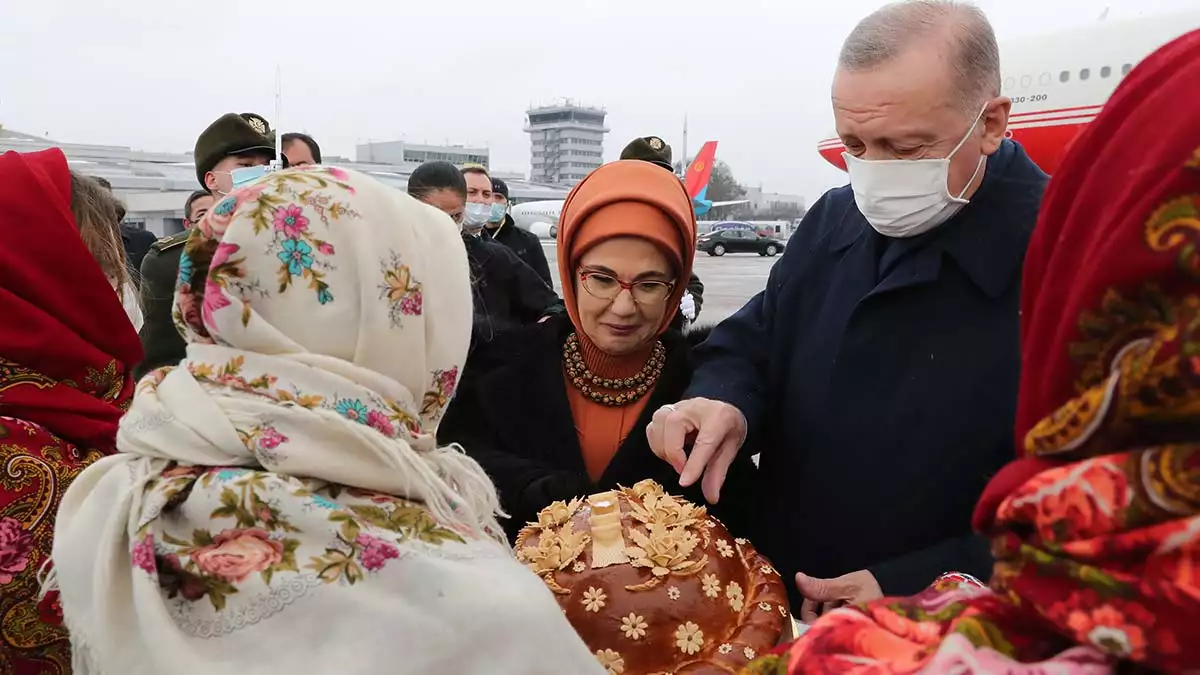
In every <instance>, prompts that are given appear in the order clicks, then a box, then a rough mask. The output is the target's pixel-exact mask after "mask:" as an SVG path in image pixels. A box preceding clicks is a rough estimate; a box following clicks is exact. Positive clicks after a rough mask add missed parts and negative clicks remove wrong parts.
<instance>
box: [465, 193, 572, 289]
mask: <svg viewBox="0 0 1200 675" xmlns="http://www.w3.org/2000/svg"><path fill="white" fill-rule="evenodd" d="M479 236H480V237H483V238H485V239H487V240H488V241H494V242H496V243H497V244H503V245H504V246H507V247H508V248H509V249H510V250H511V251H512V252H513V253H515V254H517V257H518V258H520V259H521V260H522V261H523V262H524V263H525V264H526V265H529V266H530V267H531V268H533V271H534V272H537V275H538V276H539V277H541V278H542V281H544V282H546V285H547V286H549V287H551V288H554V279H553V278H551V277H550V264H549V263H547V262H546V252H545V251H543V250H542V240H541V239H539V238H538V236H537V235H536V234H534V233H532V232H530V231H528V230H522V229H521V228H519V227H517V223H516V221H514V220H513V217H512V216H511V215H509V214H508V183H505V182H504V181H502V180H500V179H499V178H493V179H492V218H491V220H489V221H488V224H487V225H485V226H484V228H483V231H482V232H480V233H479Z"/></svg>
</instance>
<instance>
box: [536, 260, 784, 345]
mask: <svg viewBox="0 0 1200 675" xmlns="http://www.w3.org/2000/svg"><path fill="white" fill-rule="evenodd" d="M542 248H543V249H544V250H545V252H546V260H547V261H549V263H550V273H551V275H553V276H554V277H555V280H554V290H555V291H558V292H559V293H560V294H561V292H562V289H561V287H560V285H559V282H558V278H557V274H558V256H557V255H556V251H555V248H554V242H553V241H550V240H545V241H543V242H542ZM778 261H779V257H778V256H776V257H774V258H766V257H762V256H759V255H758V254H756V253H726V254H725V255H724V256H721V257H719V258H718V257H715V256H710V255H708V254H707V253H698V254H697V255H696V264H695V272H696V276H698V277H700V281H702V282H704V306H703V307H701V309H700V316H699V318H698V319H697V320H696V324H697V325H713V324H716V323H718V322H720V321H721V320H723V319H725V318H726V317H728V316H729V315H730V314H733V313H734V312H736V311H738V310H739V309H741V308H742V305H744V304H746V301H747V300H749V299H750V298H752V297H754V296H755V295H757V294H758V293H759V291H761V290H762V289H763V288H764V287H766V285H767V277H768V276H769V275H770V274H771V266H772V265H774V264H775V263H776V262H778Z"/></svg>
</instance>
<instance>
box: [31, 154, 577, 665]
mask: <svg viewBox="0 0 1200 675" xmlns="http://www.w3.org/2000/svg"><path fill="white" fill-rule="evenodd" d="M179 275H180V278H179V286H178V289H177V293H176V301H175V304H176V321H177V323H178V324H179V326H180V328H181V330H182V331H183V332H184V333H185V334H186V338H187V340H188V342H189V345H188V355H187V358H186V359H185V360H184V361H183V362H182V363H181V364H180V365H179V366H178V367H177V368H174V369H163V370H159V371H156V372H154V373H152V374H150V375H148V376H147V377H146V378H145V379H143V380H142V382H141V383H140V385H139V388H138V392H137V395H136V397H135V399H134V402H133V406H132V408H131V409H130V412H129V414H128V415H127V416H126V417H125V419H124V420H122V423H121V429H120V432H119V434H118V437H117V443H118V449H119V454H118V455H116V456H114V457H109V458H106V459H105V460H102V461H100V462H98V463H97V464H95V465H93V466H92V467H91V468H90V469H89V470H87V471H85V472H84V473H83V474H82V475H81V476H80V477H79V479H78V480H77V481H76V483H75V485H74V486H73V487H72V489H71V490H70V491H69V492H68V493H67V495H66V496H65V498H64V500H63V506H62V508H61V510H60V513H59V529H58V532H57V533H56V535H55V540H54V560H55V564H56V572H57V583H58V585H59V587H60V588H61V591H62V605H63V611H64V614H65V618H66V623H67V625H68V627H69V628H70V631H71V641H72V645H73V647H74V650H75V651H74V657H75V667H76V671H77V673H88V674H97V673H103V674H104V675H136V674H138V673H155V674H159V673H167V672H170V673H175V674H178V675H186V674H190V673H195V674H197V675H199V674H201V673H204V674H211V673H218V672H219V673H234V672H243V673H288V674H291V673H346V674H353V673H372V674H374V673H379V672H388V673H429V672H446V673H522V674H528V673H560V672H564V671H568V672H580V673H589V672H596V669H597V668H598V666H597V663H596V661H595V659H594V658H593V657H592V656H591V654H590V653H589V652H588V651H587V648H586V647H585V646H584V644H583V643H582V642H581V641H580V640H579V638H578V637H577V636H576V635H575V634H574V631H572V629H571V627H570V625H569V624H567V622H566V620H565V619H564V618H563V616H562V612H561V611H560V610H559V609H558V606H557V604H556V603H555V602H554V600H553V598H552V596H551V595H550V593H549V591H547V590H546V589H545V587H544V586H543V584H542V583H541V581H540V580H539V579H538V578H537V577H535V576H533V575H532V574H530V573H529V572H528V571H527V570H525V569H524V568H523V567H522V566H521V565H520V564H519V563H517V562H516V561H515V560H514V559H513V558H512V556H511V553H510V551H509V550H508V548H507V546H506V545H505V544H504V542H503V541H502V536H500V535H497V532H499V528H498V527H497V525H496V521H495V511H496V508H497V498H496V493H495V489H494V488H493V487H492V485H491V483H490V482H489V481H488V479H487V477H486V475H484V473H483V471H482V470H481V469H480V468H479V466H478V465H477V464H476V463H475V462H474V461H473V460H470V459H469V458H467V457H466V456H465V455H463V454H462V453H461V452H459V451H458V450H457V449H452V448H439V447H437V445H436V443H435V440H434V431H435V429H436V426H437V423H438V420H439V419H440V418H441V416H442V412H443V410H444V409H445V407H446V405H447V403H448V402H449V400H450V397H451V396H452V395H453V394H454V387H455V384H456V382H457V380H458V377H459V371H460V369H461V368H462V363H463V360H464V358H465V356H466V352H467V346H468V341H469V340H470V334H471V291H470V285H469V284H470V282H469V279H468V275H467V261H466V257H465V254H464V253H463V248H462V244H461V242H460V241H459V240H458V228H457V227H456V226H455V225H454V223H453V222H451V220H450V219H449V218H448V217H447V216H445V215H444V214H442V213H441V212H439V211H437V210H436V209H433V208H432V207H428V206H425V205H424V204H421V203H420V202H418V201H416V200H414V199H412V198H410V197H408V196H407V195H405V194H403V193H401V192H399V191H397V190H394V189H392V188H389V187H387V186H384V185H383V184H381V183H379V182H377V181H375V180H373V179H371V178H369V177H366V176H363V175H361V174H357V173H353V172H348V171H342V170H339V169H336V168H330V167H307V168H301V169H293V170H289V171H283V172H278V173H272V174H268V175H267V176H266V177H264V178H262V179H260V180H258V181H256V182H255V183H253V184H250V185H248V186H246V187H243V188H242V189H239V190H237V191H235V192H233V193H232V194H231V195H229V196H227V197H226V198H225V199H224V200H223V201H221V202H220V203H218V204H217V205H216V206H215V207H214V208H213V210H212V211H211V212H210V213H209V214H208V215H207V216H206V218H205V219H204V220H203V221H202V222H201V223H200V224H199V225H198V226H197V227H196V228H195V229H194V230H193V232H192V236H191V238H190V239H189V241H188V243H187V245H186V248H185V250H184V255H183V257H182V259H181V261H180V270H179Z"/></svg>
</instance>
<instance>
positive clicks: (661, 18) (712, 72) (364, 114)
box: [0, 0, 1200, 201]
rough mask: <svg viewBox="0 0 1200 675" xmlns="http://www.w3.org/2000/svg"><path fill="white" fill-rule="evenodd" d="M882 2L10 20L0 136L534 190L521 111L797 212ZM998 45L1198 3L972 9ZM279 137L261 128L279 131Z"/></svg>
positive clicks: (658, 1) (262, 4) (134, 2)
mask: <svg viewBox="0 0 1200 675" xmlns="http://www.w3.org/2000/svg"><path fill="white" fill-rule="evenodd" d="M881 4H883V3H882V2H881V1H879V0H819V1H817V2H805V1H803V0H575V1H573V2H572V1H570V0H398V1H394V2H385V1H383V0H236V1H235V0H209V1H205V0H188V1H183V0H8V1H7V2H5V3H4V7H3V9H0V124H4V125H5V126H7V127H9V128H11V129H15V130H18V131H24V132H27V133H35V134H48V135H49V136H50V137H51V138H54V139H57V140H61V141H72V142H85V143H104V144H116V145H129V146H133V147H135V148H141V149H146V150H190V149H191V147H192V145H193V144H194V142H195V138H196V135H197V134H198V133H199V132H200V131H201V130H202V129H203V128H204V127H205V126H206V125H207V124H208V123H209V122H211V121H212V120H213V119H215V118H216V117H217V116H218V115H220V114H221V113H224V112H229V111H236V112H244V111H255V112H258V113H261V114H263V115H264V116H266V117H267V118H268V119H270V118H272V117H273V114H274V79H275V66H276V63H280V64H281V65H282V68H283V78H284V105H285V109H284V115H283V120H282V125H281V126H282V127H283V129H284V130H285V131H292V130H297V129H300V130H304V131H307V132H309V133H311V134H312V135H313V136H315V137H316V138H317V140H318V141H319V142H320V143H321V145H322V148H323V150H324V151H325V152H326V153H327V154H338V155H342V156H346V157H351V158H352V157H353V151H354V144H355V143H356V142H361V141H365V140H367V139H375V140H391V139H397V138H401V137H404V138H405V139H407V140H410V141H414V142H425V141H427V142H430V143H442V142H445V141H450V142H452V143H471V144H486V145H488V146H489V147H490V148H491V150H492V164H493V166H494V167H496V168H499V169H504V170H514V171H522V172H526V173H527V172H528V170H529V139H528V136H527V135H526V134H524V133H523V132H522V130H521V128H522V125H523V123H524V111H525V110H526V109H527V108H528V106H529V104H530V103H534V102H542V101H551V100H553V99H554V98H556V97H565V96H569V97H572V98H574V99H576V100H579V101H582V102H588V103H594V104H599V105H603V106H605V107H606V108H607V109H608V113H609V126H610V127H611V129H612V133H611V134H609V137H608V139H607V141H606V143H605V147H604V151H605V155H606V158H608V159H613V158H615V156H616V155H617V154H618V153H619V152H620V149H621V147H622V145H624V143H625V141H627V140H628V139H630V138H633V137H634V136H641V135H647V134H658V135H661V136H663V137H664V138H666V140H667V141H668V142H669V143H671V144H672V145H674V146H675V149H676V152H679V150H680V148H679V143H680V136H681V130H682V125H683V117H684V114H685V113H686V114H687V115H688V119H689V130H690V134H689V143H690V145H691V149H692V152H694V151H695V150H696V148H697V147H698V146H699V144H700V142H701V141H703V140H706V139H717V140H719V141H721V145H720V148H719V150H718V157H719V158H721V159H724V160H725V161H726V162H728V163H729V164H730V165H731V166H732V167H733V170H734V173H735V175H736V176H737V177H738V179H739V180H741V181H742V182H743V183H747V184H752V185H757V184H759V183H761V184H762V185H763V187H764V189H766V190H768V191H774V192H794V193H800V194H803V195H805V196H807V197H808V198H809V200H810V201H811V200H812V199H813V198H815V197H816V196H817V195H819V194H820V193H821V192H823V191H824V190H825V189H827V188H828V187H831V186H833V185H837V184H840V183H841V182H844V181H843V177H844V174H842V173H841V172H839V171H837V170H835V169H833V168H831V167H829V166H828V165H826V164H825V163H824V162H823V161H822V160H821V159H820V158H819V157H818V155H817V154H816V150H815V147H814V146H815V143H816V141H818V140H819V139H821V138H824V137H827V136H828V135H830V133H829V132H830V131H831V129H832V114H831V113H830V111H829V84H830V79H831V76H832V72H833V65H834V60H835V58H836V55H837V51H838V47H839V46H840V43H841V40H842V38H843V37H845V35H846V33H847V32H848V31H849V30H850V28H851V27H852V26H853V25H854V23H855V22H856V21H857V20H858V19H860V18H861V17H862V16H864V15H866V14H867V13H869V12H870V11H871V10H873V9H874V8H876V7H878V6H880V5H881ZM980 4H981V5H982V6H983V7H984V9H985V10H987V11H988V13H989V15H990V16H991V18H992V21H993V23H994V24H995V26H996V30H997V33H998V34H999V36H1000V40H1001V45H1002V46H1003V43H1004V41H1005V40H1006V39H1011V38H1015V37H1024V36H1027V35H1030V34H1036V33H1043V32H1048V31H1053V30H1054V29H1057V28H1064V27H1070V26H1075V25H1081V24H1086V23H1089V22H1094V21H1096V20H1097V18H1098V17H1099V16H1100V14H1101V13H1102V12H1103V11H1104V9H1105V7H1106V6H1108V7H1109V8H1110V17H1112V18H1119V17H1124V16H1136V15H1139V14H1151V13H1160V12H1165V11H1170V10H1172V9H1176V8H1182V7H1187V6H1196V5H1197V4H1200V0H982V2H980ZM272 121H274V120H272Z"/></svg>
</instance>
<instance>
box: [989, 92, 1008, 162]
mask: <svg viewBox="0 0 1200 675" xmlns="http://www.w3.org/2000/svg"><path fill="white" fill-rule="evenodd" d="M1011 112H1012V99H1010V98H1009V97H1007V96H1000V97H998V98H995V99H993V100H992V102H991V103H989V104H988V107H987V109H986V110H984V111H983V154H985V155H990V154H992V153H993V152H996V151H997V150H999V149H1000V144H1001V143H1002V142H1004V133H1005V132H1006V131H1008V116H1009V113H1011Z"/></svg>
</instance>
